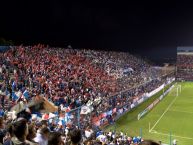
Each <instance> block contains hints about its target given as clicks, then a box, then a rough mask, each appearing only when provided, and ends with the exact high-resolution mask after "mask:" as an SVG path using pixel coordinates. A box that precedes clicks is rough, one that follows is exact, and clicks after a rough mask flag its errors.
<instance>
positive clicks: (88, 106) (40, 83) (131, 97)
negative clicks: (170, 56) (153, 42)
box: [0, 44, 169, 145]
mask: <svg viewBox="0 0 193 145" xmlns="http://www.w3.org/2000/svg"><path fill="white" fill-rule="evenodd" d="M168 77H169V75H166V74H164V72H163V70H161V69H160V68H155V67H152V66H151V65H150V64H149V63H147V62H146V61H144V60H143V59H142V58H139V57H135V56H133V55H131V54H129V53H123V52H104V51H94V50H85V49H82V50H77V49H69V48H68V49H64V48H53V47H49V46H45V45H41V44H38V45H35V46H15V47H11V48H10V49H8V50H7V51H5V52H3V53H0V91H1V92H0V95H1V112H0V113H1V116H3V117H4V118H2V120H3V123H2V124H3V125H2V126H3V127H2V130H5V126H6V127H8V126H9V125H7V124H12V125H11V126H12V127H13V126H14V127H13V129H16V128H22V127H23V129H24V130H23V132H24V133H23V134H22V136H18V135H17V134H18V132H17V131H18V130H13V132H12V131H11V132H7V133H6V134H5V133H4V132H2V140H1V143H2V144H3V143H5V142H7V141H11V142H14V144H17V143H15V142H16V140H17V139H18V140H19V141H20V143H25V144H27V142H26V141H27V140H26V135H27V134H26V132H25V126H26V123H27V122H30V124H32V123H34V126H35V128H36V130H37V131H36V130H34V132H35V133H37V135H38V141H39V144H46V145H47V144H49V143H52V142H53V140H48V136H47V134H45V132H50V131H52V132H53V131H54V132H60V133H61V138H62V143H63V144H70V142H75V143H79V142H84V143H85V144H94V142H103V143H106V144H128V145H130V144H135V145H137V144H138V143H140V142H141V141H142V140H143V139H142V138H141V137H129V136H127V134H123V133H122V132H120V133H118V132H113V131H112V132H103V131H101V130H100V129H99V127H100V126H104V125H106V124H109V123H113V122H114V121H115V120H116V118H117V117H118V116H120V115H121V114H123V113H124V112H126V111H128V110H130V109H131V108H132V106H131V105H132V104H136V103H137V102H138V101H139V100H140V99H141V98H142V97H143V94H145V93H148V92H151V91H152V90H154V89H155V88H157V87H158V86H160V85H162V84H163V83H166V82H167V79H168ZM39 97H44V98H45V99H47V100H49V101H50V102H52V103H53V104H54V105H56V106H59V107H58V111H57V112H52V113H46V114H45V113H42V112H35V111H34V110H29V109H28V108H29V106H27V104H28V103H29V102H30V101H31V100H33V99H34V98H36V99H38V98H39ZM21 102H22V103H23V104H24V105H23V106H24V110H22V111H21V112H22V113H23V114H22V113H18V114H17V117H15V118H14V117H13V116H14V115H12V116H11V117H10V116H9V115H8V113H7V112H8V111H9V110H10V109H11V108H12V107H13V106H15V105H16V104H20V103H21ZM83 107H84V109H83ZM74 110H75V111H74ZM88 112H89V113H88ZM12 113H13V112H12ZM5 114H6V115H5ZM26 114H27V115H30V117H26ZM7 115H8V116H7ZM5 116H7V118H6V117H5ZM56 116H57V117H56ZM67 116H68V117H67ZM21 117H25V118H26V119H27V121H26V120H18V119H20V118H21ZM13 118H14V119H15V121H14V123H11V122H12V121H13V120H14V119H13ZM16 118H18V119H16ZM45 120H46V121H45ZM45 122H46V123H45ZM45 127H46V128H49V131H46V129H45ZM74 129H76V131H75V132H76V133H77V134H76V135H77V136H72V133H71V132H72V131H74ZM79 132H80V134H81V135H80V134H79ZM12 133H13V134H14V136H13V137H12V138H11V135H12ZM73 135H74V134H73ZM50 136H51V138H55V137H56V136H57V135H56V134H54V133H51V134H50ZM79 136H81V138H82V139H80V137H79ZM30 139H31V140H30V142H35V141H34V140H33V139H34V138H30ZM42 140H45V141H44V142H43V143H42ZM57 143H58V144H61V142H60V140H58V142H57Z"/></svg>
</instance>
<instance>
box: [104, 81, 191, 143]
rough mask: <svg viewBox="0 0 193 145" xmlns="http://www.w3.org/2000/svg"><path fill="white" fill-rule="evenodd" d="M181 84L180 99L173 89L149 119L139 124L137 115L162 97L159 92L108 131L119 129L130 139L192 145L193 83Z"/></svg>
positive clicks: (146, 117)
mask: <svg viewBox="0 0 193 145" xmlns="http://www.w3.org/2000/svg"><path fill="white" fill-rule="evenodd" d="M178 84H180V85H181V93H179V95H178V96H176V87H174V88H173V89H172V90H171V91H170V92H169V93H168V95H167V96H165V98H164V99H163V100H162V101H161V102H160V103H158V104H157V106H155V107H154V108H153V109H152V110H151V111H150V112H149V113H148V114H147V115H145V116H144V117H142V118H141V119H140V120H137V115H138V113H139V112H141V111H143V110H144V109H145V108H146V107H147V106H148V105H149V104H151V102H153V101H154V100H155V99H156V98H157V97H158V96H160V94H161V92H160V93H159V94H157V95H156V96H153V97H152V98H150V99H149V100H147V101H145V102H144V103H143V104H141V105H140V106H138V107H137V108H135V109H133V110H132V111H130V112H128V113H127V114H125V115H124V116H122V117H121V118H120V119H119V120H117V122H116V123H115V125H112V126H109V127H107V130H109V129H111V130H114V129H116V131H122V132H127V133H128V135H130V136H139V135H142V137H143V138H144V139H153V140H156V141H159V140H161V141H162V143H165V144H170V141H171V140H173V139H176V140H177V141H178V145H193V82H182V83H178Z"/></svg>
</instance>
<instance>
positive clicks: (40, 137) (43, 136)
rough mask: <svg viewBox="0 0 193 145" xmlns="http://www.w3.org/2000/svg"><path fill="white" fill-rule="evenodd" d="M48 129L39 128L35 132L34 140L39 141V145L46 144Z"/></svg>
mask: <svg viewBox="0 0 193 145" xmlns="http://www.w3.org/2000/svg"><path fill="white" fill-rule="evenodd" d="M49 132H50V131H49V129H48V128H47V127H43V128H41V130H40V132H39V133H37V135H36V137H35V139H34V141H35V142H37V143H39V145H48V135H49Z"/></svg>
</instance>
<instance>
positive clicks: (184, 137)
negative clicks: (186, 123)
mask: <svg viewBox="0 0 193 145" xmlns="http://www.w3.org/2000/svg"><path fill="white" fill-rule="evenodd" d="M150 133H152V134H153V133H154V134H160V135H165V136H170V134H167V133H161V132H157V131H155V130H152V131H150ZM171 136H172V137H176V138H182V139H189V140H193V138H191V137H186V136H179V135H171Z"/></svg>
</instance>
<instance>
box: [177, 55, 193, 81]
mask: <svg viewBox="0 0 193 145" xmlns="http://www.w3.org/2000/svg"><path fill="white" fill-rule="evenodd" d="M192 62H193V55H192V54H178V55H177V78H179V79H182V80H193V71H192V68H193V63H192Z"/></svg>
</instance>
